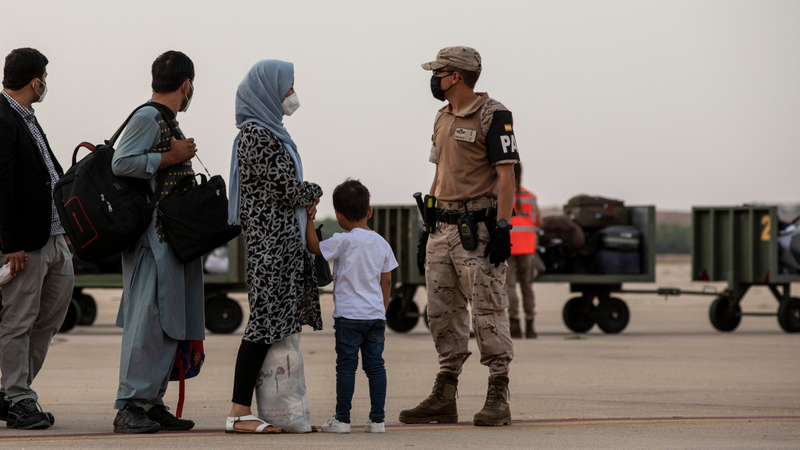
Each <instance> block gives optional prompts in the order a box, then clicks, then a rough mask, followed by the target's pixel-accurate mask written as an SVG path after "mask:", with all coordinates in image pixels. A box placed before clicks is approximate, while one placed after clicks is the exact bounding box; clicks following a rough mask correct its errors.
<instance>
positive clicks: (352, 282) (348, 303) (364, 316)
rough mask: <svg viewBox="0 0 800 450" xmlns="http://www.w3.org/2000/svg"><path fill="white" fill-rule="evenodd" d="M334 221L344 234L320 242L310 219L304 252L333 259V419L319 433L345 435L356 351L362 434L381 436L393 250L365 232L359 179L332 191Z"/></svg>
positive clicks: (364, 195) (365, 196)
mask: <svg viewBox="0 0 800 450" xmlns="http://www.w3.org/2000/svg"><path fill="white" fill-rule="evenodd" d="M333 208H334V210H335V211H336V220H337V221H338V222H339V226H341V227H342V228H343V229H344V230H345V231H347V233H335V234H334V235H333V237H331V238H330V239H326V240H324V241H322V242H319V240H318V239H317V234H316V232H315V230H314V220H313V219H312V218H311V216H309V219H308V226H307V227H306V241H307V244H308V251H310V252H311V253H313V254H315V255H322V256H323V257H324V258H325V259H327V260H331V259H332V260H333V261H334V262H333V272H334V278H333V280H334V281H333V301H334V310H333V320H334V325H333V329H334V330H335V333H334V334H335V336H336V415H334V416H333V417H331V419H330V420H328V422H326V423H325V425H323V426H322V431H323V432H328V433H349V432H350V408H351V406H352V405H351V402H352V400H353V391H354V390H355V383H356V370H357V369H358V350H359V349H361V357H362V358H364V363H363V367H364V372H366V374H367V378H369V397H370V403H371V406H372V408H371V410H370V413H369V420H368V421H367V426H366V427H365V429H364V431H366V432H367V433H384V432H385V431H386V429H385V427H384V424H383V421H384V416H385V413H384V411H383V407H384V404H385V403H386V369H385V368H384V366H383V341H384V333H385V331H386V305H387V304H388V303H389V293H390V291H391V286H392V274H391V271H392V270H394V268H396V267H397V261H396V260H395V258H394V254H393V253H392V248H391V247H390V246H389V243H388V242H386V241H385V240H384V239H383V238H382V237H381V236H380V235H379V234H378V233H376V232H374V231H372V230H370V229H369V227H367V219H369V218H370V217H371V216H372V207H371V206H369V191H368V190H367V188H366V186H364V185H363V184H361V182H359V181H358V180H351V179H347V180H345V182H344V183H342V184H340V185H339V186H337V187H336V189H334V191H333Z"/></svg>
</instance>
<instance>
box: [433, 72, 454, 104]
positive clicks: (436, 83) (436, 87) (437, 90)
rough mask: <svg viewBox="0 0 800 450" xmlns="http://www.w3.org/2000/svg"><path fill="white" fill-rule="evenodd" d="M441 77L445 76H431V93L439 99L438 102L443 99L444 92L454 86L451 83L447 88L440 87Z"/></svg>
mask: <svg viewBox="0 0 800 450" xmlns="http://www.w3.org/2000/svg"><path fill="white" fill-rule="evenodd" d="M451 75H452V74H451ZM442 78H445V77H436V76H431V94H433V98H435V99H436V100H439V101H440V102H443V101H444V93H445V92H447V91H449V90H450V89H451V88H452V87H453V86H454V85H451V86H450V87H449V88H447V89H442Z"/></svg>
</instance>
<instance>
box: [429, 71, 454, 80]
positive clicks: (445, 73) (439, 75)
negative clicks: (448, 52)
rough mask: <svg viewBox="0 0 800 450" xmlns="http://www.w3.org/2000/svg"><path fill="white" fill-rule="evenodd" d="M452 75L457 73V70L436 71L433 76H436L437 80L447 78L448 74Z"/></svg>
mask: <svg viewBox="0 0 800 450" xmlns="http://www.w3.org/2000/svg"><path fill="white" fill-rule="evenodd" d="M451 73H456V71H455V70H434V71H433V76H435V77H437V78H443V77H446V76H447V75H448V74H451Z"/></svg>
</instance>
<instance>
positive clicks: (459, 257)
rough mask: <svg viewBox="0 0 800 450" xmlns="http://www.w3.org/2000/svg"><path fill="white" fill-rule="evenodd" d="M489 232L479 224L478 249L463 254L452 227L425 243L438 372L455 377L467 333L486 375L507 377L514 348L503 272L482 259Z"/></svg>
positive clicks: (444, 227)
mask: <svg viewBox="0 0 800 450" xmlns="http://www.w3.org/2000/svg"><path fill="white" fill-rule="evenodd" d="M487 242H489V232H488V231H487V230H486V226H485V225H484V224H483V223H481V224H479V225H478V248H477V249H475V250H472V251H467V250H464V247H462V246H461V240H460V238H459V236H458V229H457V226H456V225H450V224H442V225H441V226H440V227H439V229H438V230H436V231H435V232H434V233H431V235H430V237H429V238H428V245H427V249H426V254H425V257H426V261H425V281H426V283H427V287H428V323H429V325H430V330H431V335H432V336H433V342H434V344H435V345H436V350H437V351H438V352H439V366H440V370H441V371H442V372H449V373H454V374H460V373H461V368H462V366H463V364H464V361H466V360H467V358H469V356H470V355H471V354H472V352H470V351H469V331H470V313H469V311H468V309H467V306H471V308H472V329H473V330H474V331H475V338H476V340H477V343H478V350H479V351H480V352H481V364H483V365H485V366H488V367H489V372H490V374H491V375H499V374H504V373H508V366H509V363H511V360H512V359H513V358H514V347H513V344H512V343H511V333H510V332H509V329H508V318H507V317H506V311H505V310H506V308H507V307H508V296H507V295H506V287H505V281H506V270H507V267H508V265H507V264H506V263H503V264H501V265H500V267H495V266H494V265H493V264H490V263H489V259H488V258H484V257H483V251H484V249H485V248H486V243H487Z"/></svg>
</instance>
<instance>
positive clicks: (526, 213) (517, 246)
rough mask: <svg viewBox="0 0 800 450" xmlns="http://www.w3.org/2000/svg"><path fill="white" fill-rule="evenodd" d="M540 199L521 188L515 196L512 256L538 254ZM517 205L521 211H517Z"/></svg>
mask: <svg viewBox="0 0 800 450" xmlns="http://www.w3.org/2000/svg"><path fill="white" fill-rule="evenodd" d="M538 200H539V198H538V197H536V194H534V193H533V192H531V191H529V190H527V189H525V188H523V187H520V188H519V190H518V191H517V192H516V193H515V194H514V211H515V212H516V213H517V215H516V216H514V217H512V218H511V222H510V223H511V226H512V227H513V228H511V245H512V247H511V254H512V255H530V254H532V253H536V229H535V228H536V227H538V226H539V205H538ZM517 203H519V204H520V206H521V208H520V209H521V210H520V209H517Z"/></svg>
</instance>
